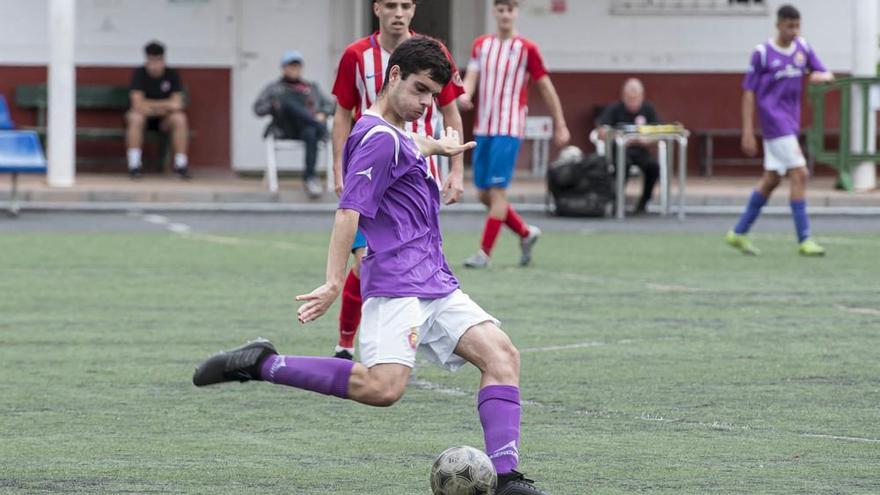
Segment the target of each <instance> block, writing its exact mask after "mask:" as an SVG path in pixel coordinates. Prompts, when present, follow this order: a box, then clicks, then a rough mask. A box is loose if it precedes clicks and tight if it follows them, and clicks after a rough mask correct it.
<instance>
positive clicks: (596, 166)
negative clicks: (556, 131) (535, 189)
mask: <svg viewBox="0 0 880 495" xmlns="http://www.w3.org/2000/svg"><path fill="white" fill-rule="evenodd" d="M547 190H548V192H549V193H550V197H551V198H552V201H553V207H552V208H551V210H550V211H551V212H552V213H554V214H555V215H557V216H565V217H604V216H607V215H610V214H611V213H613V211H614V198H615V192H614V191H615V188H614V171H613V168H612V167H610V166H609V165H608V161H607V160H606V159H605V157H603V156H600V155H597V154H595V153H593V154H590V155H587V156H585V157H584V158H583V159H581V160H578V161H576V162H562V163H556V164H554V165H553V166H551V167H550V170H548V171H547Z"/></svg>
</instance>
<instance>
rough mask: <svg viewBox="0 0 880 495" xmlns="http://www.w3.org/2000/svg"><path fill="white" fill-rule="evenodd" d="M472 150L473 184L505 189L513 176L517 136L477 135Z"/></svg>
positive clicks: (517, 150) (517, 143)
mask: <svg viewBox="0 0 880 495" xmlns="http://www.w3.org/2000/svg"><path fill="white" fill-rule="evenodd" d="M476 140H477V149H476V150H474V185H475V186H477V189H490V188H493V187H495V188H501V189H506V188H507V185H508V184H510V179H512V178H513V169H514V167H516V157H517V155H518V154H519V143H520V140H519V138H516V137H513V136H477V137H476Z"/></svg>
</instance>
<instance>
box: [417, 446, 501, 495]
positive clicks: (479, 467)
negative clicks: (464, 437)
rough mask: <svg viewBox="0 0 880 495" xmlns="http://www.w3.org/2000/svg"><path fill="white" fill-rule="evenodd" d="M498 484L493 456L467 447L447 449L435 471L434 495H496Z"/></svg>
mask: <svg viewBox="0 0 880 495" xmlns="http://www.w3.org/2000/svg"><path fill="white" fill-rule="evenodd" d="M497 483H498V475H497V474H495V466H493V465H492V461H491V460H490V459H489V456H487V455H486V454H485V453H483V451H481V450H478V449H475V448H473V447H468V446H466V445H464V446H461V447H451V448H449V449H446V450H445V451H443V453H442V454H440V456H439V457H437V460H436V461H434V466H433V467H432V468H431V490H432V491H433V492H434V495H493V494H494V493H495V485H496V484H497Z"/></svg>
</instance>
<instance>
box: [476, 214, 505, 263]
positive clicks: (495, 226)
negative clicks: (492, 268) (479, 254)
mask: <svg viewBox="0 0 880 495" xmlns="http://www.w3.org/2000/svg"><path fill="white" fill-rule="evenodd" d="M503 223H504V222H503V221H502V220H499V219H497V218H494V217H486V227H485V228H483V240H482V241H481V243H480V247H481V248H482V249H483V252H484V253H486V254H492V247H493V246H494V245H495V239H497V238H498V232H500V231H501V224H503Z"/></svg>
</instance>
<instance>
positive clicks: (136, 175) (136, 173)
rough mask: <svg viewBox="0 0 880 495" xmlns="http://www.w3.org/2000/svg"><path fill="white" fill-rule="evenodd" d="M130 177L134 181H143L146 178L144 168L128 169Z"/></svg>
mask: <svg viewBox="0 0 880 495" xmlns="http://www.w3.org/2000/svg"><path fill="white" fill-rule="evenodd" d="M128 176H129V177H131V178H132V179H141V178H143V177H144V169H143V167H135V168H130V169H128Z"/></svg>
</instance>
